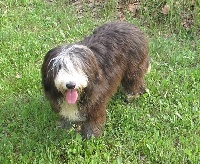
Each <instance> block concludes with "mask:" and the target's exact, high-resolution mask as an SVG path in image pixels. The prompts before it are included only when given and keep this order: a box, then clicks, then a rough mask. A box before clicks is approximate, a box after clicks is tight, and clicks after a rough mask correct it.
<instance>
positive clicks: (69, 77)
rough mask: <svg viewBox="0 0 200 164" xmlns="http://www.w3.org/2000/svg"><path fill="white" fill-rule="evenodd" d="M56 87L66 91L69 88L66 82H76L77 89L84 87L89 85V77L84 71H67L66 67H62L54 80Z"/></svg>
mask: <svg viewBox="0 0 200 164" xmlns="http://www.w3.org/2000/svg"><path fill="white" fill-rule="evenodd" d="M54 82H55V86H56V88H57V89H58V90H59V91H61V92H62V93H64V92H65V91H66V90H67V87H66V84H67V83H69V82H74V83H75V84H76V86H75V89H82V88H85V87H86V86H87V82H88V79H87V77H86V75H84V74H83V73H82V72H81V73H79V72H76V71H75V70H74V72H70V73H68V72H66V71H65V70H64V69H60V70H59V72H58V74H57V75H56V78H55V80H54Z"/></svg>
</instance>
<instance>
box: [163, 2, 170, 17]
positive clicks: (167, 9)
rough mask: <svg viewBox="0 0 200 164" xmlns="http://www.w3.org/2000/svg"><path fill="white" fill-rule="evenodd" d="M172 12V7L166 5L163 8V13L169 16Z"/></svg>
mask: <svg viewBox="0 0 200 164" xmlns="http://www.w3.org/2000/svg"><path fill="white" fill-rule="evenodd" d="M169 10H170V6H169V5H168V4H166V5H165V6H164V7H163V8H162V13H163V14H165V15H166V14H168V13H169Z"/></svg>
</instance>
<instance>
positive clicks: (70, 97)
mask: <svg viewBox="0 0 200 164" xmlns="http://www.w3.org/2000/svg"><path fill="white" fill-rule="evenodd" d="M77 98H78V93H77V91H76V90H75V89H69V90H67V92H66V101H67V102H68V103H69V104H74V103H75V102H76V100H77Z"/></svg>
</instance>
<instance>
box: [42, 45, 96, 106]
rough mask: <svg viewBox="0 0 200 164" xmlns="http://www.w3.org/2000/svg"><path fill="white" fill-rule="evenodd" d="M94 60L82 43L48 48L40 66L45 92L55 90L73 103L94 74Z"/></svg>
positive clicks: (68, 101) (91, 53) (90, 52)
mask: <svg viewBox="0 0 200 164" xmlns="http://www.w3.org/2000/svg"><path fill="white" fill-rule="evenodd" d="M96 65H97V64H96V60H95V57H94V54H93V52H92V51H91V50H90V49H89V48H87V47H86V46H83V45H68V46H61V47H57V48H54V49H52V50H50V51H49V52H48V53H47V55H46V57H45V60H44V63H43V67H42V79H43V87H44V90H46V92H51V94H52V93H53V94H54V93H55V91H52V90H56V91H57V92H59V93H62V95H63V96H65V99H66V101H67V103H69V104H74V103H76V101H77V100H78V98H79V94H80V93H81V91H82V90H83V89H84V88H85V87H87V86H88V81H89V78H90V77H91V76H92V75H94V72H93V71H94V70H95V69H96V68H93V67H96Z"/></svg>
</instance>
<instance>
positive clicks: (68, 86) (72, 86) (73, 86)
mask: <svg viewBox="0 0 200 164" xmlns="http://www.w3.org/2000/svg"><path fill="white" fill-rule="evenodd" d="M66 87H67V89H74V88H75V87H76V83H74V82H72V81H70V82H69V83H67V84H66Z"/></svg>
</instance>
